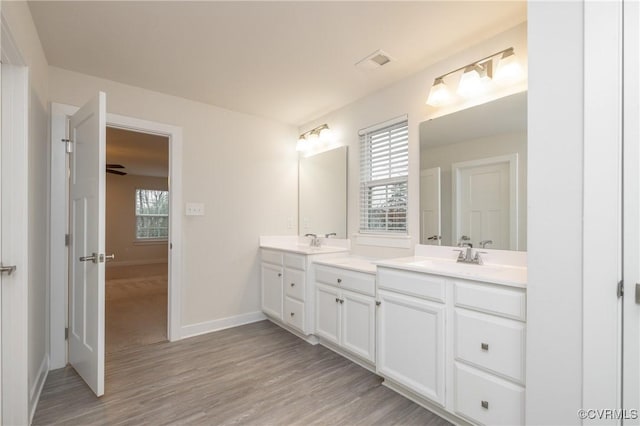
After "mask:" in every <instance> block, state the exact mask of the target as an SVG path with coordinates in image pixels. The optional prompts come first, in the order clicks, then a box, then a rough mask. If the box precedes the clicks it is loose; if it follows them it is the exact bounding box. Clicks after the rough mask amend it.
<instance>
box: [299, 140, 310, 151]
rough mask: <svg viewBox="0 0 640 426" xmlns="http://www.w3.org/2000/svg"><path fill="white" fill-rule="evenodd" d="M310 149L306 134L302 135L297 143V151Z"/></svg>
mask: <svg viewBox="0 0 640 426" xmlns="http://www.w3.org/2000/svg"><path fill="white" fill-rule="evenodd" d="M308 149H309V143H308V142H307V140H306V139H305V138H304V136H300V139H298V143H297V144H296V151H298V152H306V151H307V150H308Z"/></svg>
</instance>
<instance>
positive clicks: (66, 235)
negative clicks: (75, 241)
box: [64, 234, 71, 247]
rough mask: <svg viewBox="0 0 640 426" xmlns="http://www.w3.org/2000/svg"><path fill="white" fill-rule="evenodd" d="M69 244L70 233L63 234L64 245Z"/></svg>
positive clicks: (67, 245)
mask: <svg viewBox="0 0 640 426" xmlns="http://www.w3.org/2000/svg"><path fill="white" fill-rule="evenodd" d="M70 245H71V235H70V234H64V246H65V247H69V246H70Z"/></svg>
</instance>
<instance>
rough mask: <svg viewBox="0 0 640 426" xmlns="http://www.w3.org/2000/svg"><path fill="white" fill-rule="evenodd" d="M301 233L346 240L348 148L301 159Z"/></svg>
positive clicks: (340, 148) (299, 201) (342, 147)
mask: <svg viewBox="0 0 640 426" xmlns="http://www.w3.org/2000/svg"><path fill="white" fill-rule="evenodd" d="M298 168H299V172H298V173H299V174H298V176H299V177H298V179H299V186H298V191H299V195H298V217H299V226H298V231H299V234H300V235H305V234H309V233H311V234H316V235H318V236H322V235H325V234H329V233H334V232H335V233H336V238H347V147H346V146H341V147H339V148H335V149H332V150H330V151H325V152H321V153H319V154H316V155H313V156H310V157H305V158H300V162H299V164H298Z"/></svg>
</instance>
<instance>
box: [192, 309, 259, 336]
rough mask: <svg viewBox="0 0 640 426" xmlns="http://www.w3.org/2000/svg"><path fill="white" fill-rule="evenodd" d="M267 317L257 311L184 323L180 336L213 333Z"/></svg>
mask: <svg viewBox="0 0 640 426" xmlns="http://www.w3.org/2000/svg"><path fill="white" fill-rule="evenodd" d="M265 319H267V317H266V316H265V315H264V314H263V313H262V312H260V311H257V312H249V313H246V314H240V315H235V316H232V317H227V318H220V319H216V320H211V321H205V322H200V323H197V324H190V325H184V326H182V328H181V329H180V338H181V339H186V338H187V337H194V336H199V335H201V334H206V333H212V332H214V331H220V330H224V329H226V328H231V327H237V326H239V325H244V324H249V323H252V322H257V321H262V320H265Z"/></svg>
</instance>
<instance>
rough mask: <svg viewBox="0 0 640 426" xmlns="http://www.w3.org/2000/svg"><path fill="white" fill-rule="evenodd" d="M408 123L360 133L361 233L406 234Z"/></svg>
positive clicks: (399, 123)
mask: <svg viewBox="0 0 640 426" xmlns="http://www.w3.org/2000/svg"><path fill="white" fill-rule="evenodd" d="M408 174H409V127H408V123H407V120H403V121H401V122H396V123H395V124H391V125H386V126H384V127H381V128H372V129H371V130H367V129H365V130H363V131H361V132H360V232H363V233H367V232H368V233H406V232H407V198H408V197H407V195H408V185H407V181H408V179H407V178H408Z"/></svg>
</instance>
